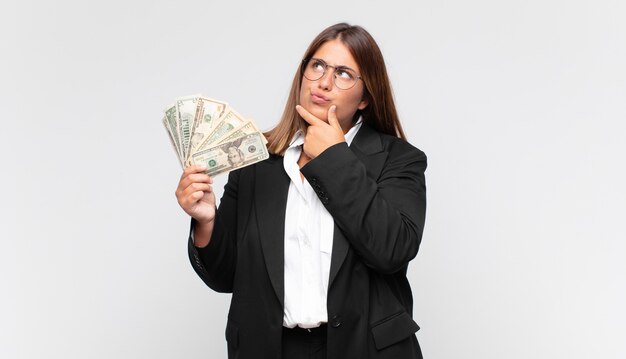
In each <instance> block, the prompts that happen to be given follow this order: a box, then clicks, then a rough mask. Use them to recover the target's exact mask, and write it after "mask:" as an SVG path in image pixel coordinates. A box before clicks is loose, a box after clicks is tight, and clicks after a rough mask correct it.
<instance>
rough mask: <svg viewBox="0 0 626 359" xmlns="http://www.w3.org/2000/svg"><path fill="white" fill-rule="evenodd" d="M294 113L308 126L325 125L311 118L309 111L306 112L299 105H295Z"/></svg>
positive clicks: (315, 118) (313, 117) (317, 119)
mask: <svg viewBox="0 0 626 359" xmlns="http://www.w3.org/2000/svg"><path fill="white" fill-rule="evenodd" d="M296 111H298V113H299V114H300V116H301V117H302V118H303V119H304V120H305V121H306V122H307V123H308V124H309V125H313V126H315V125H321V124H325V122H324V121H322V120H320V119H319V118H317V117H315V116H313V114H311V113H310V112H309V111H307V110H306V109H305V108H304V107H302V106H300V105H296Z"/></svg>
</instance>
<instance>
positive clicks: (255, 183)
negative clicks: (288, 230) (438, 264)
mask: <svg viewBox="0 0 626 359" xmlns="http://www.w3.org/2000/svg"><path fill="white" fill-rule="evenodd" d="M425 169H426V155H425V154H424V153H423V152H422V151H420V150H418V149H417V148H415V147H413V146H411V145H410V144H409V143H407V142H405V141H403V140H400V139H398V138H396V137H393V136H389V135H384V134H381V133H378V132H376V131H375V130H373V129H372V128H371V127H369V126H367V125H363V126H362V127H361V129H360V130H359V132H358V133H357V135H356V137H355V138H354V140H353V142H352V144H351V146H350V147H348V145H347V144H346V143H345V142H344V143H340V144H337V145H334V146H332V147H330V148H328V149H327V150H326V151H324V152H323V153H321V154H320V155H319V156H318V157H316V158H315V159H313V160H311V161H310V162H309V163H308V164H307V165H306V166H304V167H303V168H302V169H301V172H302V174H303V175H304V176H305V177H306V179H307V180H308V181H309V183H310V184H311V186H312V187H313V188H314V189H315V191H316V193H317V195H318V197H319V198H320V200H321V201H322V203H323V204H324V206H325V207H326V209H327V210H328V212H329V213H330V214H331V215H332V217H333V219H334V221H335V231H334V237H333V250H332V257H331V267H330V278H329V282H328V298H327V310H328V331H327V333H328V337H327V347H328V359H347V358H354V359H364V358H421V357H422V354H421V351H420V348H419V344H418V342H417V339H416V337H415V332H416V331H417V330H418V329H419V327H418V325H417V324H416V323H415V322H414V321H413V319H412V307H413V297H412V294H411V288H410V286H409V282H408V280H407V278H406V272H407V266H408V263H409V261H410V260H411V259H413V258H414V257H415V255H416V254H417V251H418V248H419V245H420V241H421V238H422V231H423V228H424V217H425V210H426V187H425V182H424V171H425ZM289 181H290V179H289V177H288V176H287V174H286V173H285V171H284V167H283V158H282V157H279V156H271V157H270V158H269V159H267V160H266V161H263V162H260V163H257V164H256V165H253V166H249V167H245V168H242V169H240V170H236V171H233V172H231V173H230V175H229V178H228V183H227V184H226V186H225V187H224V195H223V197H222V200H221V203H220V206H219V209H218V212H217V215H216V219H215V220H216V223H215V229H214V232H213V236H212V238H211V242H210V243H209V245H207V246H206V247H205V248H196V247H195V246H194V245H193V243H192V242H191V238H190V240H189V243H188V247H189V256H190V260H191V263H192V265H193V267H194V269H195V271H196V272H197V273H198V275H199V276H200V278H201V279H202V280H203V281H204V282H205V283H206V284H207V285H208V286H209V287H211V288H212V289H214V290H215V291H218V292H228V293H231V292H232V293H233V296H232V300H231V305H230V311H229V313H228V324H227V327H226V340H227V342H228V357H229V358H231V359H232V358H240V359H246V358H254V359H261V358H268V359H277V358H278V359H279V358H281V337H282V322H283V296H284V287H283V283H284V258H283V256H284V246H283V240H284V228H285V223H284V222H285V208H286V203H287V192H288V188H289ZM192 226H193V222H192Z"/></svg>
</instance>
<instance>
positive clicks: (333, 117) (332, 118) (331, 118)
mask: <svg viewBox="0 0 626 359" xmlns="http://www.w3.org/2000/svg"><path fill="white" fill-rule="evenodd" d="M328 124H329V125H331V126H333V127H334V128H335V129H336V130H339V131H341V133H343V129H342V128H341V125H340V124H339V120H338V119H337V106H335V105H332V106H330V108H329V109H328Z"/></svg>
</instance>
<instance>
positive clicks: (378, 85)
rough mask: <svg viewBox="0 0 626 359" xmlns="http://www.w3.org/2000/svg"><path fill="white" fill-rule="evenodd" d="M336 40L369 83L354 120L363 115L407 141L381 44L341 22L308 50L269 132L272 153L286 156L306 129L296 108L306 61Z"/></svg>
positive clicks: (362, 31)
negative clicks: (278, 115)
mask: <svg viewBox="0 0 626 359" xmlns="http://www.w3.org/2000/svg"><path fill="white" fill-rule="evenodd" d="M336 39H338V40H340V41H341V42H343V44H344V45H345V46H346V47H347V48H348V49H349V50H350V54H351V55H352V57H354V60H355V61H356V63H357V65H359V68H360V70H361V78H362V80H363V83H364V84H365V88H364V90H363V91H364V94H363V98H364V99H367V100H368V105H367V107H365V108H364V109H363V110H358V111H357V112H356V114H355V118H354V120H356V119H357V118H358V117H359V116H362V117H363V123H366V124H369V125H370V126H372V127H373V128H374V129H376V130H377V131H379V132H382V133H386V134H390V135H392V136H397V137H400V138H402V139H406V137H405V136H404V131H403V130H402V126H401V125H400V120H399V118H398V112H397V111H396V106H395V104H394V101H393V94H392V91H391V84H390V83H389V77H388V76H387V68H386V67H385V61H384V59H383V55H382V53H381V51H380V48H379V47H378V44H376V41H374V38H372V36H371V35H370V34H369V33H368V32H367V31H366V30H365V29H363V28H362V27H360V26H353V25H349V24H346V23H339V24H336V25H332V26H330V27H328V28H326V29H325V30H324V31H322V32H321V33H320V34H319V35H317V37H316V38H315V39H314V40H313V41H312V42H311V44H310V45H309V48H308V49H307V50H306V52H305V54H304V57H303V61H301V62H300V65H299V66H298V70H297V71H296V74H295V76H294V78H293V82H292V84H291V90H290V91H289V97H288V98H287V103H286V104H285V110H284V112H283V115H282V117H281V119H280V122H279V123H278V125H276V127H274V128H273V129H272V130H270V131H268V132H267V133H265V136H266V137H267V141H268V144H267V148H268V150H269V152H270V153H273V154H277V155H280V156H282V155H284V153H285V151H286V150H287V148H288V147H289V141H291V139H292V137H293V135H294V134H295V133H296V131H298V130H299V129H302V130H304V129H305V128H306V125H305V121H304V120H303V119H302V118H301V117H300V115H299V114H298V112H296V105H297V104H298V103H299V99H300V87H301V86H302V74H303V71H304V68H303V67H304V66H305V65H306V64H305V62H306V60H308V59H310V58H311V57H312V56H313V54H314V53H315V52H316V51H317V49H319V48H320V47H321V46H322V45H323V44H324V43H326V42H327V41H331V40H336Z"/></svg>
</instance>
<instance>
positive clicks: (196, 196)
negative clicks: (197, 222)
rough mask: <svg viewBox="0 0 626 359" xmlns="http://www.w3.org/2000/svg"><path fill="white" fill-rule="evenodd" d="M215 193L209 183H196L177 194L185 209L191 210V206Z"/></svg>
mask: <svg viewBox="0 0 626 359" xmlns="http://www.w3.org/2000/svg"><path fill="white" fill-rule="evenodd" d="M211 192H213V186H211V185H210V184H208V183H199V182H195V183H192V184H190V185H189V186H187V187H186V188H184V189H183V190H181V191H180V192H177V194H176V199H177V200H178V203H179V204H180V206H181V207H183V209H189V207H190V206H191V205H193V204H194V203H196V202H198V201H199V200H201V199H202V198H203V197H204V195H205V194H207V193H211Z"/></svg>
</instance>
